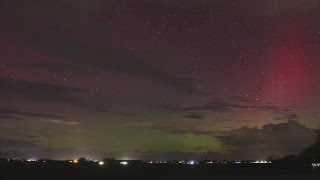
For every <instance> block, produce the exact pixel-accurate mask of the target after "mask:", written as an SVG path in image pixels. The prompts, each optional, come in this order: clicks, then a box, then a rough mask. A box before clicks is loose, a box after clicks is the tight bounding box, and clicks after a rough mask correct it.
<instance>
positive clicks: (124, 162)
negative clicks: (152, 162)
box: [120, 161, 128, 166]
mask: <svg viewBox="0 0 320 180" xmlns="http://www.w3.org/2000/svg"><path fill="white" fill-rule="evenodd" d="M120 164H121V165H124V166H125V165H128V162H127V161H121V162H120Z"/></svg>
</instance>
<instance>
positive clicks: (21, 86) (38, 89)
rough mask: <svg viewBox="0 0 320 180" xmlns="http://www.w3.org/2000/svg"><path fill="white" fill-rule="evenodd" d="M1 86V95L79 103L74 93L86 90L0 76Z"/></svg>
mask: <svg viewBox="0 0 320 180" xmlns="http://www.w3.org/2000/svg"><path fill="white" fill-rule="evenodd" d="M0 86H1V88H0V93H1V95H4V94H7V95H13V96H18V97H23V98H27V99H29V100H36V101H49V102H69V103H72V102H75V103H79V100H78V99H77V98H76V97H75V96H74V94H77V93H83V92H85V91H84V90H83V89H79V88H74V87H68V86H62V85H53V84H48V83H41V82H31V81H24V80H19V79H10V78H3V77H0Z"/></svg>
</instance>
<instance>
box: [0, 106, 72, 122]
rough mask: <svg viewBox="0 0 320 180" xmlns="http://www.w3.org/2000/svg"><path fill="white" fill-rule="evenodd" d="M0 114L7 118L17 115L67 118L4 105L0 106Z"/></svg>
mask: <svg viewBox="0 0 320 180" xmlns="http://www.w3.org/2000/svg"><path fill="white" fill-rule="evenodd" d="M0 115H1V116H3V117H7V118H8V117H9V118H13V119H15V118H19V116H22V117H24V116H27V117H33V118H48V119H51V118H52V119H60V120H63V119H67V117H65V116H60V115H55V114H47V113H34V112H24V111H17V110H13V109H10V108H6V107H0ZM16 116H18V117H16Z"/></svg>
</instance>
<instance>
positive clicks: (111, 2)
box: [0, 0, 320, 160]
mask: <svg viewBox="0 0 320 180" xmlns="http://www.w3.org/2000/svg"><path fill="white" fill-rule="evenodd" d="M319 7H320V6H319V1H318V0H277V1H270V0H251V1H249V0H211V1H209V0H200V1H199V0H179V1H178V0H170V1H169V0H161V1H160V0H141V1H129V0H123V1H116V0H107V1H102V0H91V1H84V0H77V1H76V0H56V1H47V2H46V1H36V0H31V1H26V2H25V1H23V2H21V1H18V0H3V1H1V2H0V27H1V28H0V156H1V157H21V158H54V159H73V158H78V157H88V158H92V159H97V158H103V157H109V158H111V157H114V158H117V159H145V160H147V159H159V160H173V159H266V158H267V157H269V156H272V157H275V158H277V157H282V156H286V155H290V154H297V153H299V152H300V151H302V150H303V149H304V148H306V147H308V146H309V145H310V144H312V143H313V141H314V137H315V131H314V129H316V128H318V127H319V119H320V117H319V114H320V112H319V107H320V94H319V92H320V83H319V79H320V78H319V77H320V61H319V59H320V21H319V19H320V8H319Z"/></svg>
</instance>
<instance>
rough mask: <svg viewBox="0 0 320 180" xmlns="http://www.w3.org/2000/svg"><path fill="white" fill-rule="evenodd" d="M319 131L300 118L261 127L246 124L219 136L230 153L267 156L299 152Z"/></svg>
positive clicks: (280, 155) (258, 157)
mask: <svg viewBox="0 0 320 180" xmlns="http://www.w3.org/2000/svg"><path fill="white" fill-rule="evenodd" d="M314 137H315V130H313V129H309V128H307V127H305V126H303V125H301V124H300V123H298V122H297V121H288V122H286V123H280V124H267V125H264V126H263V127H262V128H261V129H259V128H249V127H242V128H240V129H235V130H232V131H229V132H226V133H225V134H224V135H221V136H218V138H219V139H220V140H221V142H222V143H223V144H224V145H225V146H226V147H227V148H228V149H229V151H230V156H231V157H236V156H241V157H245V158H246V159H266V158H267V157H268V156H274V157H282V156H285V155H288V154H297V153H299V152H301V151H302V150H303V149H304V148H306V147H308V146H310V145H311V144H312V143H313V142H314Z"/></svg>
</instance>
